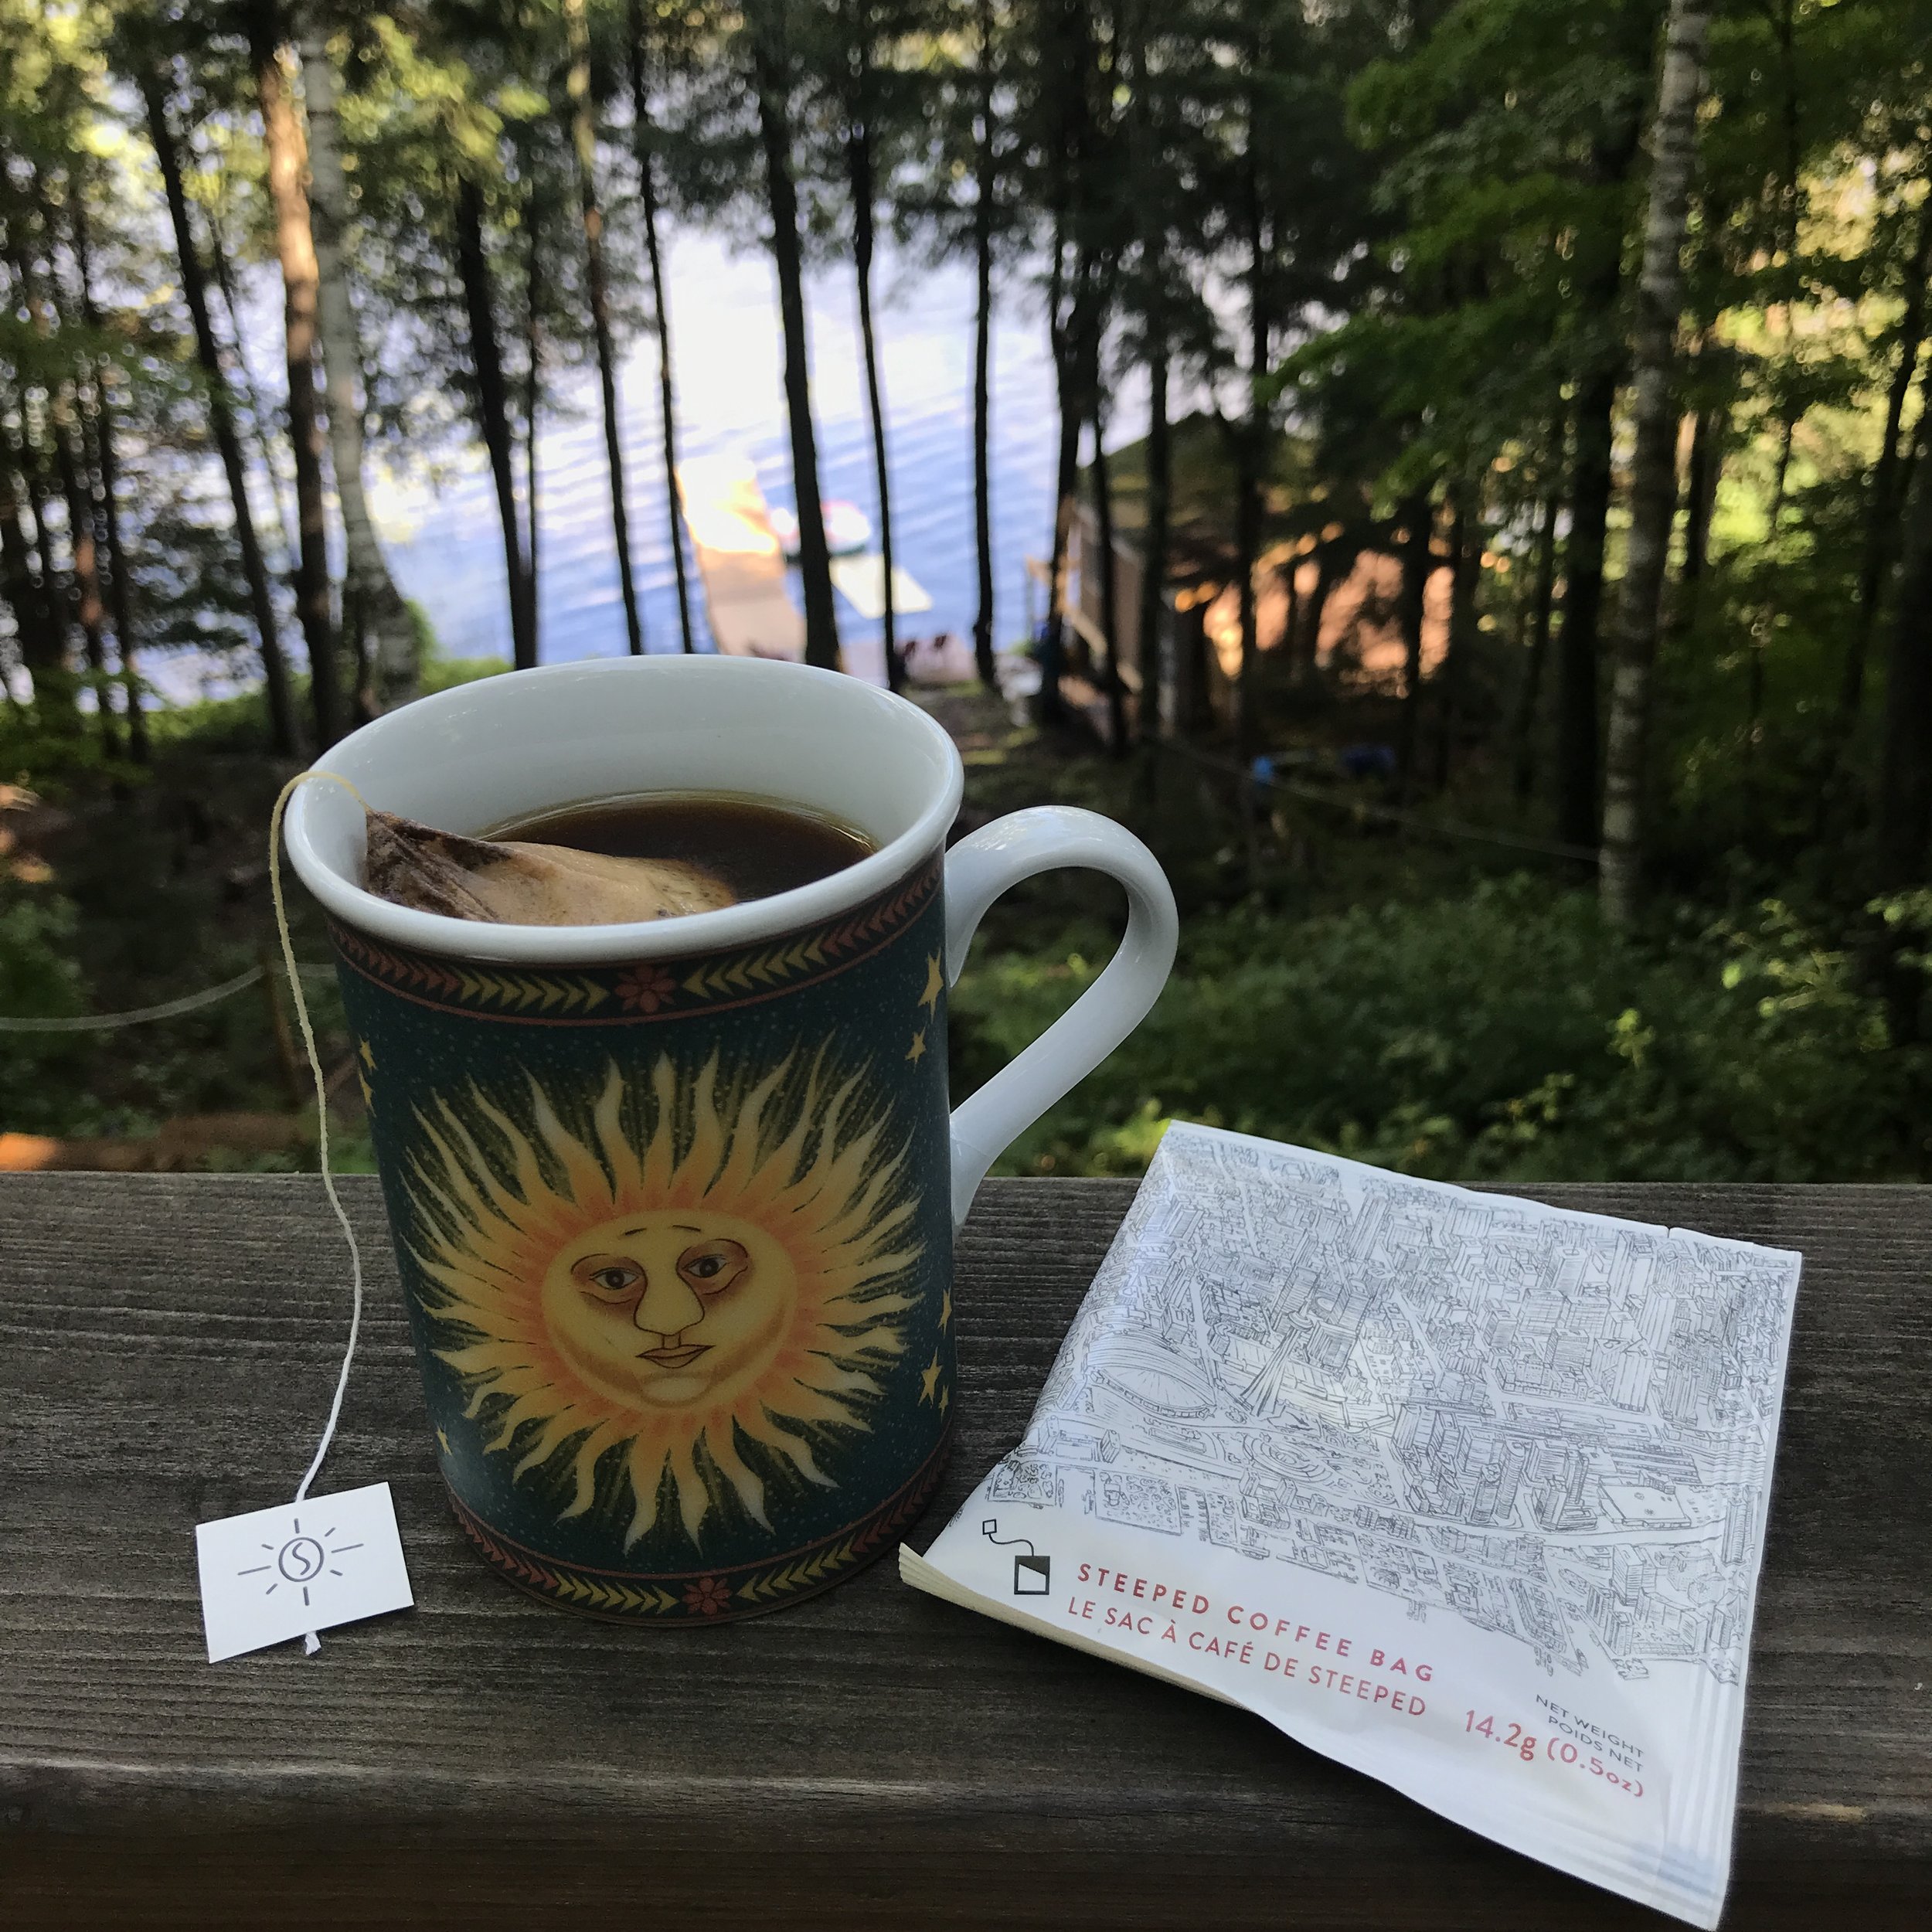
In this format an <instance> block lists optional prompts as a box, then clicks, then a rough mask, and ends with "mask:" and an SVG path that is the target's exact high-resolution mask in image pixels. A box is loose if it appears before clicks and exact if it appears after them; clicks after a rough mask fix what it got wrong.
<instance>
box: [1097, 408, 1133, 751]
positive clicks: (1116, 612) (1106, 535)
mask: <svg viewBox="0 0 1932 1932" xmlns="http://www.w3.org/2000/svg"><path fill="white" fill-rule="evenodd" d="M1093 391H1094V401H1095V403H1096V407H1095V409H1094V535H1095V536H1096V538H1097V539H1098V541H1097V544H1096V546H1095V547H1096V548H1097V549H1098V551H1099V553H1100V628H1101V629H1102V630H1103V631H1105V632H1106V633H1107V662H1106V663H1105V664H1104V665H1102V666H1101V667H1100V688H1101V689H1102V690H1103V691H1104V692H1106V694H1107V749H1108V750H1110V751H1111V752H1112V753H1113V754H1114V757H1117V758H1121V757H1125V756H1126V755H1127V751H1128V743H1129V740H1128V724H1127V684H1126V681H1125V680H1124V679H1123V678H1122V677H1121V595H1120V591H1121V587H1120V581H1119V578H1118V576H1117V572H1116V569H1115V565H1114V485H1113V482H1112V480H1111V478H1110V477H1109V475H1108V474H1107V445H1106V444H1105V443H1104V441H1103V440H1101V439H1102V437H1104V434H1105V433H1106V427H1107V426H1106V423H1105V422H1104V420H1103V413H1102V411H1101V410H1100V408H1099V407H1098V406H1097V405H1098V403H1099V400H1100V379H1099V376H1098V375H1097V374H1096V376H1094V383H1093Z"/></svg>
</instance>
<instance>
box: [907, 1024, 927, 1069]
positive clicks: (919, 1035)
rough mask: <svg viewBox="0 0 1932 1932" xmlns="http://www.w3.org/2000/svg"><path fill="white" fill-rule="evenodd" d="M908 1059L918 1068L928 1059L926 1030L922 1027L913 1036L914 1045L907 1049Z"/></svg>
mask: <svg viewBox="0 0 1932 1932" xmlns="http://www.w3.org/2000/svg"><path fill="white" fill-rule="evenodd" d="M925 1057H926V1029H924V1028H923V1026H922V1027H921V1028H920V1029H919V1031H918V1032H916V1033H915V1034H913V1043H912V1045H911V1046H909V1047H907V1048H906V1059H908V1060H910V1061H911V1062H912V1063H913V1065H914V1066H917V1065H918V1064H919V1063H920V1061H921V1060H923V1059H924V1058H925Z"/></svg>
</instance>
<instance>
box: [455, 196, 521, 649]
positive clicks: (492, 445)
mask: <svg viewBox="0 0 1932 1932" xmlns="http://www.w3.org/2000/svg"><path fill="white" fill-rule="evenodd" d="M455 199H456V262H457V273H458V274H460V275H461V277H462V282H463V307H464V314H465V315H466V316H467V318H468V324H469V334H470V371H471V376H472V378H473V379H474V383H475V385H476V420H477V427H478V428H479V429H480V430H481V431H482V433H483V447H484V448H485V450H486V451H488V454H489V458H490V474H491V476H492V478H493V480H494V481H495V485H496V514H497V521H498V523H499V524H500V525H501V526H502V531H503V573H504V580H505V583H506V584H507V585H508V587H509V597H510V638H511V651H512V658H513V662H515V663H517V664H519V665H520V664H526V663H527V664H534V663H535V662H536V645H535V641H534V640H533V639H532V638H531V636H530V634H529V612H530V600H529V597H528V596H527V595H526V593H525V589H524V583H523V545H522V540H521V536H520V533H519V530H518V527H517V519H518V511H517V507H516V473H515V468H514V466H513V463H512V457H513V455H514V451H513V449H512V436H511V431H510V386H509V382H508V380H507V379H505V376H504V373H503V352H502V348H501V346H500V345H498V341H497V335H496V291H495V287H494V285H493V284H492V281H491V277H490V262H489V257H488V254H487V253H486V252H485V249H484V245H483V191H482V190H481V189H480V188H479V187H478V185H476V183H475V182H474V181H473V180H471V178H470V177H469V176H468V175H458V176H457V181H456V197H455Z"/></svg>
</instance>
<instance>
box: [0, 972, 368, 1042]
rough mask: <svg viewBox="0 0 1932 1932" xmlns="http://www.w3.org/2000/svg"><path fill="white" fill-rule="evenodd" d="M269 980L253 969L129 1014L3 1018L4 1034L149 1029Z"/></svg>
mask: <svg viewBox="0 0 1932 1932" xmlns="http://www.w3.org/2000/svg"><path fill="white" fill-rule="evenodd" d="M295 970H296V971H298V973H306V974H308V975H309V976H310V977H311V978H314V977H315V975H317V974H318V973H320V974H325V975H333V974H334V972H335V968H333V967H332V966H298V967H297V968H296V969H295ZM265 976H266V975H264V972H263V971H262V968H260V966H251V967H250V968H248V970H247V971H246V972H245V973H237V974H236V975H235V977H234V978H233V979H225V980H223V981H222V982H221V984H220V985H219V986H205V987H203V988H202V990H201V991H200V992H199V993H184V994H182V996H181V998H179V999H165V1000H163V1001H162V1002H161V1004H160V1005H158V1006H137V1007H135V1008H134V1009H132V1010H131V1011H130V1012H125V1013H83V1014H80V1015H77V1016H72V1017H63V1018H61V1019H13V1018H10V1017H9V1016H8V1015H5V1014H0V1033H90V1032H107V1031H110V1030H111V1029H114V1028H115V1027H118V1026H145V1024H146V1023H147V1022H148V1021H149V1020H153V1019H179V1018H180V1017H181V1015H182V1014H184V1013H194V1012H199V1011H200V1010H201V1009H202V1007H204V1006H213V1005H216V1004H217V1003H218V1002H220V1001H222V1000H224V999H232V998H233V997H234V995H236V994H237V993H245V992H247V990H248V989H249V988H250V987H251V986H253V985H256V984H257V982H258V981H260V980H261V979H263V978H264V977H265Z"/></svg>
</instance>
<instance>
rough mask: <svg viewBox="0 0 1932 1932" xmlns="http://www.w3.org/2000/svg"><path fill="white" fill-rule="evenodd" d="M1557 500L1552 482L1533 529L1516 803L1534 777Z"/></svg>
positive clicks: (1513, 732)
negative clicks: (1533, 558)
mask: <svg viewBox="0 0 1932 1932" xmlns="http://www.w3.org/2000/svg"><path fill="white" fill-rule="evenodd" d="M1559 501H1560V498H1559V495H1558V492H1557V490H1556V486H1555V485H1554V484H1552V485H1551V487H1550V491H1549V495H1547V496H1546V497H1545V498H1543V522H1542V524H1541V525H1540V526H1539V528H1538V529H1537V532H1536V587H1535V589H1534V590H1532V593H1531V600H1530V608H1529V661H1528V662H1527V663H1526V664H1525V665H1524V666H1523V675H1522V689H1520V690H1519V692H1517V694H1516V716H1515V720H1514V722H1513V723H1512V726H1511V727H1510V734H1509V735H1510V736H1511V738H1512V740H1513V741H1514V745H1515V757H1514V759H1513V760H1512V764H1513V767H1514V770H1513V777H1514V781H1515V794H1516V798H1517V802H1518V803H1519V804H1527V803H1528V802H1529V794H1530V793H1531V791H1532V789H1533V788H1534V786H1535V784H1536V706H1537V700H1538V699H1539V697H1540V696H1542V694H1543V666H1544V665H1545V664H1546V663H1547V662H1548V661H1549V617H1550V612H1551V611H1552V609H1553V607H1554V605H1555V603H1556V509H1557V505H1558V502H1559Z"/></svg>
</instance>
